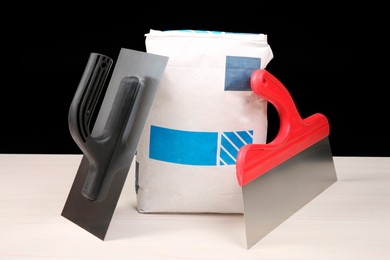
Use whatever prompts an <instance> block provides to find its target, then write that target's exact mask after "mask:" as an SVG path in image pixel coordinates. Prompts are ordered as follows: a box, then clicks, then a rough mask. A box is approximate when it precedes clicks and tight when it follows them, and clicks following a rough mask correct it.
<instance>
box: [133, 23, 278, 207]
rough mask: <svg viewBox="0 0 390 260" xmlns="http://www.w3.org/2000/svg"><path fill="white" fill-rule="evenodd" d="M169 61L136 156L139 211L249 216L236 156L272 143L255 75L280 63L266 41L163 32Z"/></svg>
mask: <svg viewBox="0 0 390 260" xmlns="http://www.w3.org/2000/svg"><path fill="white" fill-rule="evenodd" d="M145 43H146V50H147V52H148V53H154V54H159V55H164V56H168V57H169V61H168V64H167V67H166V70H165V73H164V75H163V78H162V81H161V83H160V87H159V91H158V93H157V95H156V97H155V100H154V103H153V106H152V109H151V111H150V114H149V117H148V121H147V123H146V126H145V129H144V132H143V135H142V137H141V140H140V143H139V145H138V149H137V154H136V187H137V190H136V191H137V209H138V210H139V212H144V213H147V212H183V213H185V212H187V213H242V212H243V204H242V195H241V187H240V186H239V185H238V181H237V179H236V175H235V156H236V154H237V152H238V150H239V148H240V147H242V145H245V144H247V143H265V141H266V135H267V102H266V101H265V100H263V99H261V98H259V97H257V96H256V95H255V94H254V93H253V92H252V91H251V89H250V85H249V80H250V75H251V73H252V72H253V71H254V70H255V69H260V68H265V67H266V65H267V64H268V63H269V61H270V60H271V59H272V58H273V54H272V50H271V48H270V46H269V44H268V43H267V38H266V35H264V34H243V33H224V32H207V31H189V30H175V31H157V30H151V31H150V32H149V33H148V34H146V40H145Z"/></svg>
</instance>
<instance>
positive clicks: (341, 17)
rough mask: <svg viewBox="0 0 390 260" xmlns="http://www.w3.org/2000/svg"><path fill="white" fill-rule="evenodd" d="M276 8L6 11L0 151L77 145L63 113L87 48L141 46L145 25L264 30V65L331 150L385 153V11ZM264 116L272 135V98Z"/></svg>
mask: <svg viewBox="0 0 390 260" xmlns="http://www.w3.org/2000/svg"><path fill="white" fill-rule="evenodd" d="M94 5H95V6H97V4H94ZM282 7H284V6H282V5H281V6H276V7H275V6H274V7H266V6H262V5H260V4H259V3H258V4H257V5H248V4H246V5H245V6H244V5H243V3H234V4H231V5H225V6H223V7H222V6H221V8H213V9H210V8H206V5H200V4H199V3H198V4H197V6H195V5H194V4H191V3H188V2H182V3H181V4H165V3H160V2H159V3H156V4H155V3H145V4H143V6H142V7H141V6H139V4H138V6H134V7H132V6H131V5H130V6H129V5H128V6H126V5H117V6H115V5H111V6H110V8H107V5H105V4H101V5H99V6H98V8H96V9H95V8H92V7H91V8H87V9H85V10H82V9H81V7H78V6H72V7H64V6H58V7H52V6H42V7H39V8H38V7H37V6H32V7H31V8H35V9H31V10H30V9H29V8H30V7H27V6H23V10H19V9H18V8H15V9H12V10H10V12H12V13H10V18H9V19H6V20H5V21H3V27H4V30H3V34H2V35H3V40H2V41H3V61H5V62H4V63H3V69H2V71H3V73H2V74H3V84H2V86H1V104H0V113H1V120H2V121H1V122H2V123H1V128H0V136H1V143H0V153H34V154H75V153H80V150H79V149H78V147H77V146H76V144H75V143H74V141H73V139H72V138H71V136H70V133H69V129H68V124H67V123H68V121H67V120H68V118H67V116H68V109H69V106H70V103H71V100H72V98H73V95H74V93H75V91H76V89H77V86H78V83H79V80H80V79H81V75H82V73H83V71H84V68H85V65H86V62H87V60H88V57H89V55H90V53H91V52H99V53H102V54H106V55H108V56H110V57H112V58H114V60H115V58H116V57H117V55H118V53H119V50H120V48H129V49H135V50H141V51H144V50H145V37H144V35H145V34H146V33H147V32H148V31H149V30H150V29H156V30H171V29H197V30H214V31H227V32H249V33H264V34H267V35H268V42H269V44H270V46H271V48H272V51H273V54H274V58H273V59H272V60H271V62H270V63H269V64H268V66H267V70H268V71H269V72H271V73H272V74H273V75H274V76H276V77H277V78H278V79H279V80H280V81H281V82H282V83H283V84H284V85H285V86H286V87H287V88H288V90H289V91H290V94H291V95H292V97H293V98H294V101H295V103H296V106H297V108H298V110H299V111H300V113H301V116H302V117H303V118H304V117H306V116H309V115H311V114H313V113H317V112H320V113H323V114H325V115H326V116H327V117H328V119H329V123H330V126H331V133H330V136H329V137H330V141H331V145H332V151H333V154H334V155H335V156H390V138H389V127H388V124H389V122H388V121H389V120H388V119H389V113H388V112H389V101H388V98H387V96H388V94H387V92H388V86H389V83H388V78H387V76H388V74H389V72H388V70H387V67H388V65H387V63H388V60H387V55H386V53H387V45H386V41H385V39H387V37H386V34H387V33H388V32H387V31H388V29H387V21H386V19H385V17H384V16H381V15H380V14H379V13H378V12H373V11H372V10H368V9H367V10H366V9H365V8H364V7H362V8H361V9H360V12H356V11H355V10H354V9H353V8H352V7H351V9H346V10H340V8H339V7H335V6H332V7H330V8H328V10H326V9H324V8H323V7H321V6H316V7H314V6H306V7H304V8H306V9H303V10H300V9H299V8H297V9H295V10H300V11H299V12H296V11H292V10H290V9H289V8H287V7H284V12H285V13H288V14H290V15H289V16H285V15H284V14H281V12H280V8H282ZM379 9H380V8H379ZM291 14H293V15H291ZM269 119H270V123H269V124H270V129H269V137H270V138H271V139H272V137H273V136H274V135H275V132H276V131H277V125H278V118H277V116H276V114H275V111H273V109H272V107H271V108H270V115H269Z"/></svg>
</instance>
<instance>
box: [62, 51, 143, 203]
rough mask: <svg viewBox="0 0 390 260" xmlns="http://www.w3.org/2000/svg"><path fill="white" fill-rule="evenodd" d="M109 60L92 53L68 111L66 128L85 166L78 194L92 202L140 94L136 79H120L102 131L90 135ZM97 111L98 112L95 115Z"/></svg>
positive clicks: (108, 68)
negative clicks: (82, 183) (85, 171)
mask: <svg viewBox="0 0 390 260" xmlns="http://www.w3.org/2000/svg"><path fill="white" fill-rule="evenodd" d="M111 64H112V60H111V59H110V58H109V57H107V56H104V55H101V54H96V53H92V54H91V55H90V58H89V60H88V64H87V66H86V69H85V71H84V74H83V77H82V79H81V81H80V84H79V86H78V89H77V91H76V94H75V96H74V98H73V101H72V104H71V106H70V110H69V118H68V121H69V129H70V132H71V135H72V137H73V139H74V140H75V142H76V144H77V145H78V146H79V148H80V149H81V151H82V152H83V154H84V156H85V157H86V158H87V160H88V163H89V169H88V174H87V175H86V178H85V181H84V185H83V188H82V190H81V193H82V195H83V196H84V197H85V198H86V199H88V200H90V201H95V200H96V199H97V198H98V196H99V193H100V189H101V187H102V184H103V182H104V178H105V176H106V174H107V170H108V168H109V166H110V163H111V162H112V156H113V153H114V151H115V148H116V146H117V143H118V142H119V141H120V140H119V139H120V137H121V136H122V132H123V130H124V128H125V126H126V124H127V122H128V120H129V118H130V115H131V113H132V111H133V108H134V105H135V104H136V102H135V101H136V99H137V96H138V94H139V93H140V88H141V85H142V84H141V82H140V80H139V79H138V78H137V77H134V76H130V77H124V78H123V79H122V80H121V82H120V85H119V88H118V90H117V93H116V95H115V99H114V101H113V104H112V107H111V110H110V112H109V116H108V118H107V122H106V123H105V127H104V131H103V132H102V133H101V134H100V135H99V136H92V135H91V133H92V132H93V123H94V118H97V116H98V115H99V113H100V109H99V111H98V109H97V108H98V107H99V103H101V101H102V100H101V99H100V97H101V96H104V95H102V93H103V92H105V91H104V89H105V81H106V79H107V76H108V74H109V70H110V67H111ZM97 112H98V113H97Z"/></svg>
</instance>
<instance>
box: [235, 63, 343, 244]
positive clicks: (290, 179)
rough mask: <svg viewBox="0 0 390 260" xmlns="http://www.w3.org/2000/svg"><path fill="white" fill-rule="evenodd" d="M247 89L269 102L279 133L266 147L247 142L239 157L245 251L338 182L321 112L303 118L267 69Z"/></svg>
mask: <svg viewBox="0 0 390 260" xmlns="http://www.w3.org/2000/svg"><path fill="white" fill-rule="evenodd" d="M251 87H252V90H253V91H254V92H255V94H256V95H258V96H260V97H262V98H264V99H266V100H267V101H269V102H270V103H272V104H273V105H274V106H275V108H276V110H277V111H278V114H279V117H280V129H279V132H278V134H277V136H276V137H275V139H274V140H273V141H272V142H270V143H268V144H248V145H246V146H244V147H242V148H241V149H240V151H239V153H238V156H237V163H236V170H237V171H236V175H237V178H238V182H239V185H240V186H241V187H242V196H243V203H244V221H245V233H246V245H247V248H248V249H249V248H250V247H252V246H253V245H254V244H256V243H257V242H258V241H259V240H260V239H262V238H263V237H264V236H266V235H267V234H269V233H270V232H271V231H272V230H274V229H275V228H276V227H277V226H279V225H280V224H281V223H283V222H284V221H286V220H287V219H288V218H289V217H291V216H292V215H293V214H294V213H296V212H297V211H298V210H300V209H301V208H302V207H303V206H305V205H306V204H307V203H309V202H310V201H311V200H313V199H314V198H315V197H317V196H318V195H319V194H320V193H322V192H323V191H324V190H326V189H327V188H328V187H329V186H331V185H332V184H334V183H335V182H336V181H337V175H336V170H335V167H334V163H333V156H332V151H331V146H330V142H329V138H328V135H329V124H328V121H327V118H326V117H325V116H324V115H322V114H319V113H317V114H314V115H312V116H310V117H308V118H305V119H302V118H301V117H300V115H299V113H298V111H297V109H296V107H295V104H294V102H293V100H292V98H291V96H290V94H289V92H288V91H287V89H286V88H285V87H284V86H283V84H282V83H281V82H280V81H278V80H277V79H276V78H275V77H274V76H273V75H271V74H270V73H269V72H267V71H266V70H258V71H255V72H254V74H253V75H252V77H251Z"/></svg>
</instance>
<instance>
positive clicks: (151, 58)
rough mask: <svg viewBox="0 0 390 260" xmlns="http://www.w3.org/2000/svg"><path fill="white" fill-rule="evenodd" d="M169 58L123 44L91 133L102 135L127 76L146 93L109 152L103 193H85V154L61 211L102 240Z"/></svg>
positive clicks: (86, 169) (87, 166) (89, 166)
mask: <svg viewBox="0 0 390 260" xmlns="http://www.w3.org/2000/svg"><path fill="white" fill-rule="evenodd" d="M167 62H168V57H165V56H160V55H155V54H149V53H145V52H141V51H134V50H129V49H123V48H122V49H121V51H120V53H119V56H118V60H117V62H116V65H115V69H114V71H113V73H112V76H111V80H110V83H109V85H108V88H107V91H106V94H105V97H104V100H103V102H102V106H101V109H100V111H99V114H98V117H97V119H96V122H95V125H94V128H93V131H92V136H98V137H99V136H103V134H104V131H105V126H106V124H107V122H108V119H109V115H110V111H111V108H112V107H113V105H114V101H115V97H116V95H117V93H118V88H119V85H120V83H121V80H122V79H123V78H124V77H128V76H135V77H137V78H139V79H140V80H142V82H143V86H144V87H143V94H142V96H141V97H140V98H139V100H138V101H137V102H139V105H138V106H137V110H136V111H134V113H133V111H132V112H131V115H130V119H129V121H128V122H127V123H126V125H125V126H124V129H122V131H121V135H120V136H119V138H118V141H117V144H116V146H115V149H114V150H113V151H112V153H107V156H110V158H107V159H108V160H110V164H109V166H108V168H107V170H106V175H105V176H104V182H103V184H102V187H101V193H104V194H103V195H102V196H100V198H99V199H97V200H95V201H91V200H88V199H87V198H86V197H84V196H83V195H82V189H83V184H84V182H85V180H86V177H87V174H88V172H89V170H90V168H91V165H90V164H89V162H88V159H87V157H86V155H84V156H83V158H82V160H81V163H80V166H79V169H78V171H77V174H76V177H75V180H74V182H73V185H72V187H71V190H70V192H69V195H68V198H67V201H66V203H65V205H64V208H63V211H62V213H61V215H62V216H63V217H65V218H67V219H69V220H70V221H72V222H74V223H75V224H77V225H78V226H80V227H82V228H84V229H85V230H87V231H89V232H90V233H92V234H93V235H95V236H97V237H98V238H100V239H102V240H103V239H104V237H105V235H106V232H107V230H108V227H109V225H110V222H111V218H112V216H113V213H114V210H115V208H116V205H117V202H118V199H119V197H120V194H121V191H122V188H123V185H124V183H125V180H126V177H127V174H128V171H129V169H130V166H131V163H132V161H133V157H134V155H135V153H136V149H137V146H138V142H139V139H140V137H141V134H142V132H143V129H144V127H145V123H146V120H147V117H148V115H149V112H150V109H151V107H152V104H153V100H154V97H155V95H156V93H157V90H158V86H159V83H160V79H161V78H162V75H163V72H164V70H165V67H166V64H167Z"/></svg>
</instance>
